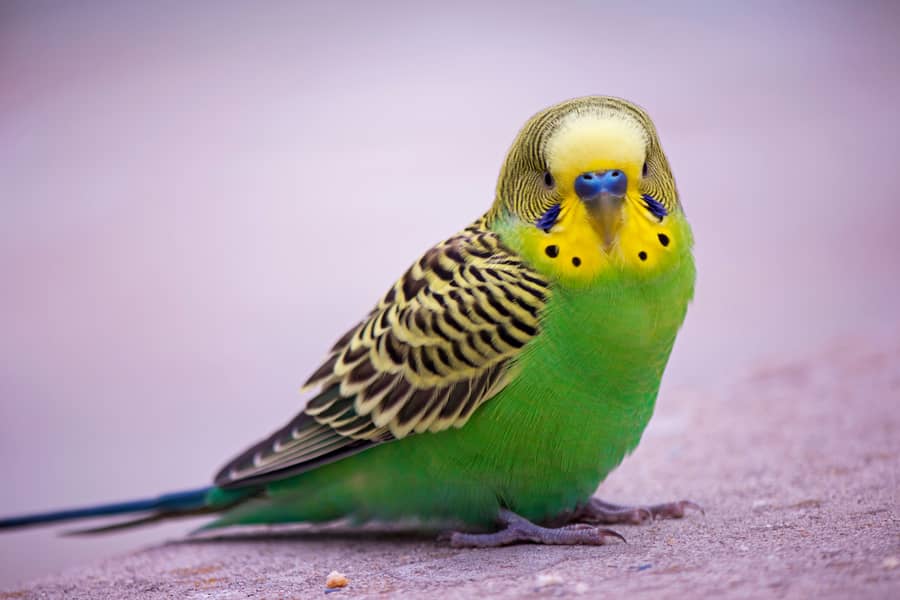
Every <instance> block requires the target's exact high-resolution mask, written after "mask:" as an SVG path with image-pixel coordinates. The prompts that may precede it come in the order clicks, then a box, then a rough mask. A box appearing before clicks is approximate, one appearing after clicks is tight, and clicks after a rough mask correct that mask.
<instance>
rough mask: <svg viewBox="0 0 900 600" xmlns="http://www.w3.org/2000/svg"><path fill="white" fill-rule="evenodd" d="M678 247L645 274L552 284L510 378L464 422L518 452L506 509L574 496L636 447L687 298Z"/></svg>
mask: <svg viewBox="0 0 900 600" xmlns="http://www.w3.org/2000/svg"><path fill="white" fill-rule="evenodd" d="M681 229H682V230H683V233H682V235H683V237H682V239H683V240H685V241H686V242H689V240H690V231H689V229H688V226H687V224H686V223H684V222H683V220H682V225H681ZM684 248H685V250H684V252H683V253H680V255H679V256H677V257H674V258H675V260H673V261H671V263H670V264H669V265H668V266H667V268H665V269H662V270H660V271H657V272H656V273H654V274H653V275H652V276H649V277H648V276H647V274H646V273H645V272H638V273H635V272H633V271H630V270H627V269H611V270H610V271H608V272H606V273H604V274H603V276H602V277H601V278H598V280H597V281H596V282H595V283H594V284H593V285H589V286H578V287H566V286H563V285H556V286H554V288H553V292H552V295H551V297H550V299H549V301H548V305H547V308H546V312H545V315H544V318H543V319H542V326H541V333H540V335H539V336H538V338H537V339H535V340H533V341H532V342H531V343H530V344H529V345H528V346H527V347H526V348H525V350H524V352H523V355H522V357H521V359H520V360H519V361H518V364H517V366H516V368H517V371H518V376H517V377H516V378H515V379H514V380H513V381H512V382H511V383H510V385H509V386H507V387H506V388H505V389H504V390H503V391H502V392H501V393H500V394H499V395H498V396H497V397H496V398H494V399H493V400H491V401H490V402H488V403H487V404H486V405H485V406H484V407H483V408H482V409H481V411H479V414H478V415H476V416H477V417H478V418H477V419H475V418H473V421H472V422H471V423H470V424H469V425H467V427H466V429H468V428H469V427H472V426H474V428H473V429H475V428H479V429H480V428H483V429H484V430H485V435H487V434H488V431H492V432H493V440H492V441H493V443H494V444H496V446H495V449H496V451H497V452H498V453H499V454H501V455H510V456H516V457H517V459H516V461H515V462H514V465H513V468H512V470H511V471H510V475H509V476H508V477H507V478H506V479H505V481H504V482H503V486H504V491H505V494H506V495H507V496H508V498H507V500H508V503H509V504H510V505H511V507H513V508H514V509H517V510H519V511H520V512H521V513H523V514H528V515H531V516H533V517H534V518H540V517H541V516H542V513H547V516H549V515H551V514H554V513H555V512H558V511H559V507H560V506H563V507H565V506H568V505H571V504H573V503H578V502H583V501H584V500H585V499H586V498H587V497H588V496H589V495H590V494H591V493H593V491H594V490H595V489H596V486H597V485H598V484H599V482H600V481H601V480H602V479H603V478H605V477H606V475H607V474H608V473H609V472H610V471H611V470H612V469H614V468H615V467H616V466H617V465H618V464H619V463H620V462H621V461H622V459H623V458H624V457H625V455H626V454H628V453H629V452H631V451H632V450H633V449H634V448H635V447H636V446H637V444H638V442H639V441H640V437H641V434H642V433H643V431H644V428H645V427H646V425H647V422H648V421H649V419H650V416H651V415H652V412H653V407H654V404H655V400H656V395H657V392H658V390H659V385H660V381H661V378H662V374H663V371H664V369H665V366H666V362H667V361H668V358H669V354H670V352H671V350H672V346H673V344H674V342H675V336H676V334H677V332H678V329H679V328H680V327H681V324H682V322H683V321H684V317H685V313H686V310H687V305H688V303H689V301H690V300H691V298H692V296H693V290H694V279H695V269H694V262H693V259H692V256H691V254H690V244H689V243H685V244H684ZM473 433H475V432H474V431H473Z"/></svg>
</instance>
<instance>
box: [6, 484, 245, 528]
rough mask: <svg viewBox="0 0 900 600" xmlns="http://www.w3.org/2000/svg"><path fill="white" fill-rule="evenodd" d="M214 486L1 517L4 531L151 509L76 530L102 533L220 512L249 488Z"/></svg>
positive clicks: (243, 496)
mask: <svg viewBox="0 0 900 600" xmlns="http://www.w3.org/2000/svg"><path fill="white" fill-rule="evenodd" d="M213 490H216V491H217V492H220V493H219V494H216V496H218V497H217V498H216V499H215V500H211V498H210V496H211V494H210V492H212V491H213ZM221 492H224V490H219V489H218V488H215V487H214V486H207V487H204V488H199V489H196V490H187V491H183V492H174V493H172V494H163V495H161V496H157V497H156V498H145V499H143V500H132V501H130V502H116V503H112V504H100V505H98V506H88V507H85V508H74V509H68V510H58V511H53V512H45V513H35V514H31V515H22V516H18V517H9V518H2V519H0V531H3V530H9V529H18V528H20V527H31V526H34V525H46V524H49V523H57V522H60V521H74V520H77V519H90V518H94V517H111V516H115V515H125V514H136V513H148V514H147V515H145V516H142V517H139V518H136V519H130V520H127V521H124V522H119V523H114V524H113V525H106V526H103V527H96V528H91V529H84V530H79V531H76V532H73V533H76V534H87V533H101V532H106V531H113V530H116V529H124V528H127V527H133V526H136V525H144V524H147V523H152V522H155V521H159V520H162V519H169V518H173V517H186V516H194V515H202V514H209V513H214V512H219V511H221V510H224V509H226V508H229V507H231V506H234V505H235V504H237V503H239V502H241V501H243V500H244V499H246V498H247V496H248V494H247V490H244V491H243V493H233V494H229V493H227V492H226V493H224V494H223V493H221Z"/></svg>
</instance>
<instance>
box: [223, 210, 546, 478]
mask: <svg viewBox="0 0 900 600" xmlns="http://www.w3.org/2000/svg"><path fill="white" fill-rule="evenodd" d="M548 293H549V289H548V283H547V281H546V280H545V279H544V278H543V277H541V276H540V275H539V274H538V273H537V272H535V271H533V270H532V269H530V268H529V267H528V266H527V265H526V264H525V263H524V262H522V260H521V259H520V258H518V256H516V255H514V254H513V253H512V252H511V251H510V250H508V249H506V248H505V247H504V246H503V245H502V243H501V242H500V239H499V237H498V236H497V235H496V234H494V233H493V232H490V231H488V230H486V229H485V228H484V227H483V224H482V222H481V221H479V222H476V223H475V224H473V225H472V226H470V227H469V228H467V229H465V230H464V231H462V232H460V233H459V234H457V235H455V236H453V237H451V238H449V239H447V240H446V241H444V242H442V243H440V244H438V245H437V246H434V247H433V248H431V249H430V250H428V251H427V252H426V253H425V254H424V255H423V256H422V257H421V258H420V259H419V260H418V261H417V262H416V263H415V264H413V265H412V267H410V268H409V269H408V270H407V271H406V273H404V275H403V276H402V277H401V278H400V279H399V280H398V281H397V282H396V283H395V284H394V285H393V286H392V287H391V289H389V290H388V292H387V293H386V294H385V295H384V297H383V298H382V299H381V300H380V301H379V303H378V304H377V306H376V307H375V308H374V309H373V310H372V312H371V313H369V315H368V317H367V318H366V319H364V320H363V321H362V322H360V323H359V324H358V325H357V326H356V327H354V328H352V329H351V330H349V331H348V332H347V333H346V334H345V335H344V336H343V337H341V339H340V340H338V342H337V343H336V344H335V345H334V346H333V347H332V349H331V351H330V352H329V353H328V356H327V357H326V359H325V361H324V362H323V364H322V365H321V366H320V367H319V368H318V369H317V370H316V371H315V372H314V373H313V375H312V376H311V377H310V378H309V380H308V381H307V382H306V384H305V385H304V390H309V389H318V390H319V393H318V395H316V396H315V397H313V398H312V399H311V400H310V401H309V402H308V403H307V405H306V408H305V409H304V410H303V411H302V412H301V413H300V414H299V415H298V416H297V417H296V418H295V419H294V420H293V421H292V422H291V423H289V424H288V425H287V426H286V427H284V428H282V429H281V430H279V431H278V432H276V433H275V434H273V435H272V436H270V437H269V438H268V439H266V440H263V441H262V442H260V443H259V444H257V445H256V446H254V447H253V448H251V449H249V450H248V451H247V452H245V453H244V454H242V455H241V456H239V457H238V458H237V459H235V460H234V461H232V462H231V463H229V465H227V466H226V467H225V468H224V469H223V470H222V471H221V472H220V473H219V475H218V476H217V478H216V484H217V485H226V486H229V487H230V486H237V485H245V484H249V483H251V482H252V483H258V482H260V481H265V480H271V479H276V478H280V477H283V476H286V475H288V474H293V473H299V472H302V471H304V470H307V469H308V468H312V467H314V466H318V465H319V464H322V463H323V462H330V460H337V459H339V458H343V457H344V456H347V455H348V454H350V453H354V452H359V451H361V450H363V449H365V448H368V447H370V446H372V445H374V444H378V443H383V442H385V441H390V440H392V439H398V438H403V437H405V436H407V435H410V434H411V433H424V432H438V431H442V430H444V429H447V428H449V427H462V426H463V425H464V424H465V423H466V422H467V421H468V419H469V418H470V417H471V415H472V414H473V413H474V412H475V410H476V409H477V408H478V407H479V406H481V404H483V403H484V402H485V401H487V400H488V399H490V398H491V397H492V396H494V395H495V394H496V393H497V392H498V391H499V390H500V389H502V387H503V386H504V385H505V384H506V383H507V381H508V379H509V376H510V367H511V366H512V364H513V363H514V361H515V357H516V355H517V354H518V353H519V352H520V350H521V349H522V347H523V346H525V344H527V343H528V342H529V341H530V340H531V339H532V338H534V336H535V335H537V333H538V330H539V319H540V315H541V312H542V310H543V307H544V305H545V302H546V299H547V296H548Z"/></svg>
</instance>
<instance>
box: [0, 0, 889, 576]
mask: <svg viewBox="0 0 900 600" xmlns="http://www.w3.org/2000/svg"><path fill="white" fill-rule="evenodd" d="M184 4H185V3H181V2H155V3H152V6H151V5H150V3H146V4H144V3H131V2H109V3H100V2H79V3H62V2H59V3H52V2H20V3H9V2H5V3H4V4H3V5H2V7H0V207H2V213H3V216H2V218H0V281H2V294H0V331H2V335H0V478H2V479H0V480H2V485H0V514H13V513H19V512H24V511H33V510H44V509H52V508H58V507H65V506H69V505H79V504H84V503H94V502H97V501H105V500H119V499H129V498H132V497H138V496H144V495H150V494H155V493H159V492H164V491H172V490H177V489H180V488H183V487H192V486H198V485H204V484H206V483H207V482H208V481H209V480H210V478H211V476H212V474H213V472H214V471H215V470H216V469H217V468H218V467H219V466H220V465H221V464H222V463H223V462H224V461H225V460H226V459H228V458H230V457H231V456H232V455H233V454H234V453H236V452H237V451H240V450H242V449H243V448H244V447H245V446H246V445H248V444H249V443H251V442H254V441H256V440H257V438H259V437H261V436H263V435H265V434H268V433H269V432H270V430H272V429H274V428H275V427H276V426H280V425H281V424H282V422H283V421H285V420H286V419H288V418H289V417H291V416H292V415H293V414H294V413H295V412H296V411H298V410H299V408H300V407H301V398H300V396H299V395H298V393H297V389H298V387H299V384H300V383H301V382H302V381H303V380H304V379H305V377H306V376H307V375H308V374H309V372H310V371H311V370H312V369H313V368H314V367H315V366H316V363H317V361H318V360H319V359H320V357H321V356H322V353H323V352H324V351H325V350H326V349H327V348H328V347H329V345H330V343H331V342H332V341H333V340H334V339H335V338H336V337H337V336H338V335H339V334H341V333H342V332H343V331H344V330H345V328H346V327H348V326H349V325H350V324H352V323H354V322H355V321H356V320H357V319H358V318H359V317H360V316H361V315H362V314H363V313H364V312H365V311H367V310H368V309H369V307H370V306H371V305H372V304H373V302H374V301H375V300H376V298H377V297H378V296H379V295H380V294H381V293H382V292H383V291H384V290H385V289H386V288H387V286H388V285H389V284H390V283H391V282H392V281H393V280H394V278H396V277H397V276H398V275H399V274H400V273H401V272H402V271H403V270H404V269H405V268H406V267H407V266H408V264H409V263H410V262H411V261H412V260H413V259H414V258H416V257H417V256H418V254H419V253H420V252H421V251H423V250H424V249H425V248H427V247H428V246H429V245H430V244H432V243H434V242H436V241H438V240H440V239H442V238H443V237H444V236H446V235H448V234H450V233H453V232H454V231H456V230H457V229H458V228H460V227H462V226H463V225H465V224H467V223H468V222H469V221H470V220H472V219H473V218H475V217H476V216H478V215H479V214H480V213H481V212H482V211H484V210H485V209H486V208H487V207H488V205H489V203H490V201H491V200H492V195H493V186H494V181H495V177H496V174H497V172H498V169H499V166H500V163H501V161H502V159H503V156H504V153H505V151H506V149H507V147H508V145H509V143H510V142H511V141H512V138H513V136H514V135H515V133H516V132H517V130H518V128H519V127H520V126H521V125H522V124H523V123H524V121H525V120H526V119H527V118H528V117H529V116H530V115H531V114H532V113H534V112H536V111H537V110H539V109H541V108H543V107H544V106H546V105H549V104H552V103H554V102H557V101H560V100H562V99H565V98H569V97H573V96H579V95H584V94H594V93H600V94H611V95H617V96H623V97H626V98H629V99H632V100H634V101H636V102H638V103H640V104H642V105H643V106H644V107H645V108H647V109H648V110H649V111H650V113H651V115H652V116H653V117H654V119H655V121H656V124H657V126H658V128H659V130H660V132H661V135H662V139H663V144H664V147H665V149H666V151H667V153H668V155H669V158H670V160H671V162H672V163H673V167H674V171H675V174H676V177H677V180H678V185H679V189H680V191H681V195H682V198H683V201H684V204H685V206H686V208H687V212H688V215H689V217H690V219H691V221H692V223H693V226H694V231H695V234H696V238H697V245H696V254H697V261H698V266H699V273H700V274H699V283H698V291H697V297H696V300H695V302H694V305H693V307H692V309H691V311H690V313H689V315H688V321H687V324H686V326H685V327H684V330H683V332H682V334H681V337H680V339H679V342H678V344H677V347H676V350H675V354H674V356H673V359H672V362H671V365H670V369H669V371H668V373H667V377H666V380H665V383H664V388H663V392H662V397H661V400H660V401H661V402H665V401H666V390H669V389H672V388H673V387H674V386H688V385H695V384H700V383H702V384H706V383H708V382H709V381H710V380H711V379H718V378H721V377H724V376H727V375H729V374H735V373H740V372H741V371H742V370H743V369H747V368H749V367H748V366H752V365H754V364H758V362H759V361H760V360H762V359H766V360H771V359H772V358H771V357H790V356H793V355H798V354H804V353H809V352H813V351H815V350H816V349H817V348H819V347H821V346H823V345H826V344H833V343H835V341H834V340H836V339H837V340H840V339H841V338H842V336H848V335H858V334H860V333H862V334H866V333H869V332H879V331H883V330H885V329H888V330H890V331H896V330H897V323H898V319H897V317H896V311H897V306H898V299H900V294H898V292H900V277H898V275H900V267H898V258H900V201H898V198H900V169H898V166H897V164H898V156H900V141H898V140H900V136H898V133H900V127H898V125H900V110H898V101H900V93H898V92H900V78H898V72H900V42H898V36H897V31H898V27H900V18H898V17H900V10H898V8H897V6H898V5H897V4H896V3H892V2H882V3H878V2H867V3H860V4H856V3H850V2H847V3H827V2H806V3H802V2H795V3H782V2H756V3H752V6H751V5H750V4H747V3H730V2H708V3H706V2H701V3H698V2H678V3H673V2H662V1H660V2H641V3H630V4H629V5H628V8H623V7H622V6H621V5H620V4H619V3H616V4H612V3H604V2H589V1H586V0H584V1H575V2H516V3H510V4H508V5H501V4H493V3H487V2H471V3H470V2H462V1H457V2H452V3H443V4H442V5H441V6H440V7H438V6H436V5H435V6H428V7H427V6H424V3H411V2H410V3H380V2H379V3H375V2H373V3H363V2H359V3H347V2H335V3H330V4H329V5H328V6H327V7H325V6H314V5H311V4H310V5H307V4H304V3H292V2H267V3H244V4H241V3H220V2H206V3H195V4H194V6H192V7H186V6H184ZM436 177H439V178H440V180H441V185H440V186H435V184H434V182H435V178H436ZM848 415H851V416H848V418H852V410H851V409H848ZM651 426H652V425H651ZM785 426H786V427H789V426H792V425H791V424H785ZM698 434H700V435H702V432H698ZM196 524H197V523H196V522H194V523H185V522H182V523H177V524H174V525H167V526H164V527H158V528H150V529H144V530H139V531H137V532H133V533H127V534H121V535H112V536H106V537H100V538H89V539H64V538H59V537H57V533H58V532H59V530H60V529H61V528H56V529H54V528H49V529H41V530H33V531H23V532H16V533H11V534H4V535H0V586H4V587H5V586H7V585H12V584H13V583H15V582H16V581H21V580H24V579H27V578H32V577H34V576H36V575H40V574H44V573H48V572H51V571H53V570H57V569H59V568H61V567H65V566H71V565H75V564H78V563H83V562H85V561H88V560H95V559H97V558H99V557H104V556H109V555H113V554H115V553H117V552H124V551H127V550H130V549H133V548H137V547H140V546H141V545H146V544H149V543H155V542H159V541H162V540H165V539H168V538H171V537H174V536H178V535H181V534H182V533H183V532H185V531H187V530H189V529H190V528H192V527H193V526H195V525H196Z"/></svg>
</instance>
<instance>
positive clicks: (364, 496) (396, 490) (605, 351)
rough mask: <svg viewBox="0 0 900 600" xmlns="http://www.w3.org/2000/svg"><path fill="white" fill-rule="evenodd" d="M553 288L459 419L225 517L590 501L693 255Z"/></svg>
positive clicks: (430, 515) (628, 422)
mask: <svg viewBox="0 0 900 600" xmlns="http://www.w3.org/2000/svg"><path fill="white" fill-rule="evenodd" d="M620 277H621V280H620V281H613V282H609V281H607V282H606V283H607V285H602V286H595V287H594V288H585V289H581V290H560V289H557V290H554V292H553V295H552V297H551V299H550V300H549V302H548V306H547V311H546V315H545V319H544V320H543V322H542V328H541V333H540V335H539V336H538V337H537V338H536V339H535V340H534V341H532V342H531V343H530V344H529V345H528V346H527V347H526V348H525V349H524V350H523V353H522V355H521V358H520V359H519V361H518V363H517V365H516V367H515V368H516V371H517V373H518V374H517V376H516V377H515V378H514V379H513V380H512V381H511V382H510V384H509V385H507V387H505V388H504V389H503V390H502V391H501V392H500V393H499V394H498V395H497V396H496V397H494V398H493V399H491V400H489V401H488V402H487V403H486V404H485V405H484V406H482V407H481V408H480V409H479V410H478V411H477V412H476V413H475V414H474V415H473V416H472V418H471V419H470V420H469V422H468V423H467V424H466V425H465V426H464V427H462V428H460V429H451V430H448V431H444V432H441V433H437V434H420V435H414V436H410V437H408V438H405V439H402V440H398V441H395V442H391V443H387V444H383V445H380V446H376V447H374V448H371V449H369V450H366V451H364V452H362V453H360V454H357V455H354V456H351V457H348V458H346V459H343V460H341V461H339V462H336V463H333V464H331V465H327V466H324V467H320V468H318V469H315V470H314V471H310V472H308V473H304V474H301V475H298V476H296V477H292V478H290V479H287V480H285V481H281V482H277V483H273V484H271V485H270V487H269V492H270V495H269V498H267V499H266V500H264V501H259V502H256V501H254V502H250V503H248V504H246V505H243V506H241V507H238V508H237V509H235V510H234V511H232V513H229V514H226V515H225V517H224V518H223V520H222V522H221V524H222V525H227V524H232V523H263V522H266V523H271V522H284V521H327V520H332V519H337V518H341V517H346V516H351V517H354V518H356V519H358V520H369V519H383V520H392V519H398V518H403V517H410V516H417V517H421V518H424V519H426V520H448V519H455V520H462V521H465V522H468V523H472V524H487V523H490V522H491V521H492V520H493V518H494V516H495V515H496V513H497V509H498V508H499V507H501V506H505V507H508V508H510V509H512V510H514V511H516V512H518V513H519V514H521V515H523V516H525V517H526V518H529V519H532V520H536V521H541V520H543V519H547V518H551V517H553V516H554V515H556V514H558V513H560V512H562V511H565V510H570V509H572V508H574V507H575V506H576V505H577V504H579V503H582V502H584V501H585V500H587V499H588V498H589V497H590V495H591V494H592V493H593V492H594V490H595V489H596V487H597V485H598V484H599V483H600V481H602V480H603V479H604V478H605V477H606V475H607V474H608V473H609V472H610V471H611V470H612V469H614V468H615V467H616V466H617V465H618V464H619V463H620V462H621V461H622V459H623V458H624V457H625V456H626V454H628V453H629V452H631V451H632V450H633V449H634V448H635V446H636V445H637V443H638V441H639V440H640V437H641V434H642V433H643V431H644V428H645V426H646V425H647V422H648V420H649V419H650V416H651V414H652V412H653V406H654V403H655V400H656V394H657V391H658V389H659V384H660V380H661V377H662V373H663V369H664V368H665V364H666V361H667V360H668V357H669V353H670V351H671V349H672V344H673V343H674V341H675V334H676V333H677V331H678V328H679V327H680V326H681V323H682V321H683V319H684V315H685V311H686V308H687V303H688V301H689V299H690V297H691V295H692V291H693V263H692V261H690V260H689V258H688V259H686V260H685V261H684V262H683V265H682V266H681V268H680V269H675V270H672V271H671V272H669V273H667V274H665V275H662V276H659V277H656V278H652V279H646V278H644V279H634V280H630V279H628V278H627V277H626V276H625V275H620Z"/></svg>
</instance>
